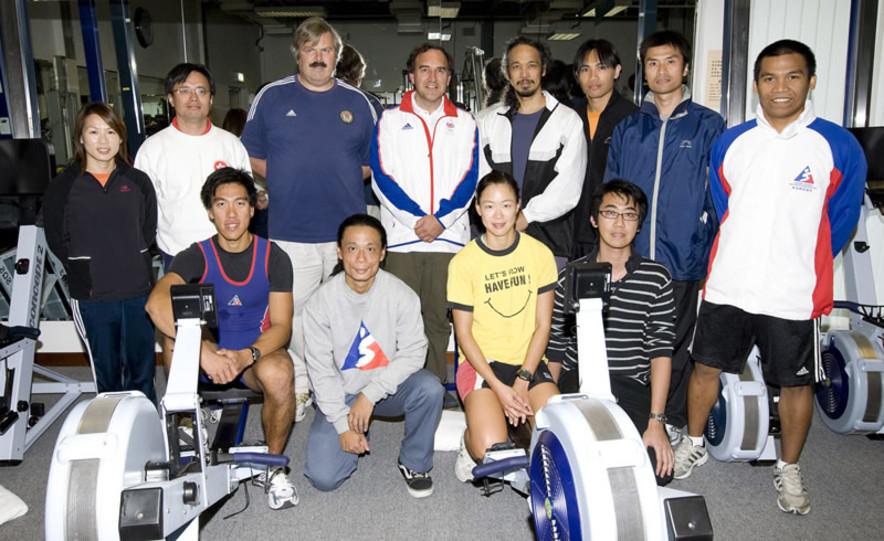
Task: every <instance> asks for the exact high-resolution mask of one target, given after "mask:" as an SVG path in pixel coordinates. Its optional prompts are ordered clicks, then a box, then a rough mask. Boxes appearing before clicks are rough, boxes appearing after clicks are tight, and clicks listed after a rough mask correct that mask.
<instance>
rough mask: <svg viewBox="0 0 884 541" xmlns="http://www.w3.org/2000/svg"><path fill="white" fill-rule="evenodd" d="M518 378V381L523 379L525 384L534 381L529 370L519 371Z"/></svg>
mask: <svg viewBox="0 0 884 541" xmlns="http://www.w3.org/2000/svg"><path fill="white" fill-rule="evenodd" d="M518 376H519V379H523V380H525V381H527V382H530V381H531V380H532V379H534V374H532V373H531V372H530V371H529V370H525V369H524V368H523V369H522V370H519V373H518Z"/></svg>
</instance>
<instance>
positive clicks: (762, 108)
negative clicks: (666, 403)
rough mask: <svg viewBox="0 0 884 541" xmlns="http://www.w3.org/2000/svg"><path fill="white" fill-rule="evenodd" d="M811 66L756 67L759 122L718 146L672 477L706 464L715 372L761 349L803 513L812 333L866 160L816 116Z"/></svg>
mask: <svg viewBox="0 0 884 541" xmlns="http://www.w3.org/2000/svg"><path fill="white" fill-rule="evenodd" d="M815 71H816V61H815V59H814V55H813V52H812V51H811V50H810V48H808V47H807V46H806V45H804V44H803V43H799V42H797V41H792V40H782V41H778V42H775V43H773V44H771V45H768V46H767V47H765V48H764V49H763V50H762V51H761V53H760V54H759V55H758V59H757V60H756V62H755V81H754V88H755V92H756V93H757V94H758V102H759V105H758V110H757V113H756V118H755V119H754V120H750V121H749V122H746V123H744V124H741V125H739V126H737V127H735V128H732V129H730V130H728V131H727V132H725V133H724V135H722V137H721V138H720V139H719V140H718V142H716V144H715V146H714V147H713V149H712V156H711V161H710V169H711V174H710V177H711V178H710V185H711V189H712V193H713V198H714V200H715V207H716V209H717V211H718V215H719V216H720V217H721V225H720V228H719V233H718V236H717V237H716V239H715V243H714V244H713V247H712V253H711V256H710V261H709V273H708V276H707V279H706V287H705V290H704V298H703V302H702V304H701V306H700V313H699V316H698V319H697V327H696V332H695V335H694V343H693V346H692V349H691V354H692V356H693V358H694V360H695V366H694V371H693V373H692V375H691V379H690V383H689V385H688V437H686V438H684V439H683V441H682V443H681V444H680V445H679V446H678V447H677V448H676V451H675V460H676V465H675V473H674V476H675V478H676V479H683V478H685V477H687V476H688V475H690V473H691V470H692V469H693V467H694V466H699V465H701V464H703V463H704V462H705V461H706V459H707V455H706V449H705V446H704V445H703V438H702V435H703V427H704V426H705V424H706V419H707V417H708V415H709V411H710V410H711V408H712V405H713V404H714V403H715V401H716V400H717V399H718V389H719V383H718V381H719V374H720V373H721V371H722V370H724V371H727V372H741V371H742V369H743V366H744V365H745V362H746V358H747V356H748V353H749V350H750V349H751V348H752V346H753V345H755V344H757V345H758V347H759V349H760V351H761V359H762V369H763V372H764V379H765V380H766V382H767V383H768V384H769V385H775V386H779V387H780V389H781V390H780V403H779V414H780V421H781V423H782V434H783V435H782V452H781V460H779V461H778V463H777V466H776V468H774V485H775V487H776V489H777V492H778V498H777V505H778V506H779V508H780V509H781V510H783V511H785V512H788V513H797V514H801V515H804V514H807V513H808V512H809V511H810V497H809V496H808V493H807V490H805V488H804V484H803V480H802V476H801V471H800V469H799V467H798V464H797V463H798V458H799V456H800V454H801V450H802V448H803V446H804V442H805V440H806V438H807V431H808V429H809V428H810V421H811V418H812V416H813V387H812V385H813V383H814V375H815V373H816V369H815V367H816V366H818V365H815V361H817V360H818V359H816V358H815V357H817V356H818V352H816V353H815V350H816V349H817V348H816V347H815V346H816V344H817V343H818V339H817V334H816V333H817V331H818V329H817V328H815V324H816V322H817V321H818V320H817V318H819V316H821V315H824V314H828V313H829V312H830V311H831V310H832V261H833V257H834V255H835V254H837V253H838V252H839V251H841V248H842V247H843V246H844V244H845V243H846V242H847V240H848V239H849V237H850V235H851V232H852V231H853V228H854V227H855V226H856V223H857V219H858V217H859V211H860V205H861V204H862V197H863V187H864V186H865V179H866V162H865V158H864V156H863V151H862V148H861V147H860V146H859V143H857V141H856V139H855V138H854V137H853V136H852V135H851V134H850V132H848V131H847V130H845V129H844V128H842V127H840V126H838V125H835V124H833V123H831V122H828V121H826V120H823V119H821V118H817V117H816V116H815V115H814V111H813V104H812V103H811V102H810V101H808V100H807V96H808V93H809V92H810V91H811V90H812V89H813V88H814V86H815V85H816V75H815Z"/></svg>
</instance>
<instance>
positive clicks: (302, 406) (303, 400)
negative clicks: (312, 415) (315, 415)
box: [295, 392, 313, 423]
mask: <svg viewBox="0 0 884 541" xmlns="http://www.w3.org/2000/svg"><path fill="white" fill-rule="evenodd" d="M312 404H313V395H312V394H310V392H306V393H295V422H296V423H300V422H301V421H303V420H304V417H307V408H309V407H310V406H311V405H312Z"/></svg>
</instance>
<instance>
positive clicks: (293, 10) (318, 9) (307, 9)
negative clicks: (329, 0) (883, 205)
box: [255, 6, 328, 19]
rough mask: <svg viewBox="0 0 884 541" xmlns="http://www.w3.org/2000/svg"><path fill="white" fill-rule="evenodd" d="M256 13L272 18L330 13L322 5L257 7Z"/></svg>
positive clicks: (298, 17)
mask: <svg viewBox="0 0 884 541" xmlns="http://www.w3.org/2000/svg"><path fill="white" fill-rule="evenodd" d="M255 13H256V14H257V15H259V16H261V17H267V18H270V19H281V18H293V19H302V18H307V17H325V16H327V15H328V12H327V11H326V10H325V8H324V7H322V6H291V7H285V6H273V7H256V8H255Z"/></svg>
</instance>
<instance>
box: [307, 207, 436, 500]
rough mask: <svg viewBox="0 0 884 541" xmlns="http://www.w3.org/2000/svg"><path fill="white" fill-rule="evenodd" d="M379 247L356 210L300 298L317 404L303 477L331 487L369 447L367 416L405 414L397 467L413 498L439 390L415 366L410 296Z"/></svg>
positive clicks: (423, 344) (416, 304) (423, 486)
mask: <svg viewBox="0 0 884 541" xmlns="http://www.w3.org/2000/svg"><path fill="white" fill-rule="evenodd" d="M386 248H387V235H386V232H385V231H384V228H383V226H382V225H381V223H380V222H379V221H378V220H377V219H376V218H374V217H372V216H368V215H367V214H354V215H353V216H350V217H349V218H346V219H345V220H344V221H343V222H342V223H341V225H340V227H339V228H338V236H337V253H338V259H339V260H340V262H339V265H338V266H339V267H343V272H340V271H339V269H336V270H338V272H337V273H336V274H333V275H332V277H331V278H329V279H328V280H327V281H326V282H325V283H324V284H323V285H322V286H320V288H319V289H318V290H317V291H316V293H314V294H313V296H312V297H310V299H309V300H308V301H307V305H306V307H305V309H304V334H305V336H309V337H310V339H309V340H307V341H306V358H307V368H308V370H309V371H310V381H311V382H312V383H313V390H314V393H315V398H316V405H317V407H318V410H317V411H316V416H315V417H314V419H313V424H312V425H311V426H310V435H309V436H308V438H307V460H306V465H305V467H304V475H305V476H306V477H307V479H309V480H310V482H311V483H313V486H315V487H316V488H317V489H319V490H322V491H331V490H335V489H336V488H338V487H339V486H340V485H341V483H343V482H344V481H345V480H346V479H347V478H348V477H350V475H351V474H352V473H353V472H354V471H355V470H356V465H357V462H358V459H359V455H362V454H364V453H367V452H368V451H369V438H368V428H369V422H370V420H371V417H372V415H377V416H379V417H400V416H404V417H405V437H404V438H403V439H402V445H401V448H400V451H399V471H400V473H401V474H402V476H403V477H404V478H405V482H406V485H407V488H408V492H409V493H410V494H411V495H412V496H414V497H415V498H423V497H426V496H429V495H431V494H432V493H433V480H432V479H431V478H430V475H429V471H430V470H431V469H432V467H433V440H434V435H435V432H436V426H437V425H438V423H439V418H440V417H441V415H442V393H443V387H442V385H441V384H440V383H439V380H438V379H437V378H436V376H434V375H433V374H432V373H431V372H429V371H427V370H425V369H423V368H421V367H422V366H423V364H424V358H425V356H426V353H427V339H426V337H425V336H424V326H423V321H422V319H421V314H420V310H421V308H420V300H419V299H418V297H417V294H415V292H414V291H413V290H412V289H411V288H410V287H408V286H407V285H406V284H405V283H404V282H402V281H401V280H399V279H398V278H396V277H395V276H393V275H392V274H390V273H388V272H385V271H383V270H380V264H381V261H383V260H384V256H385V255H386Z"/></svg>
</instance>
